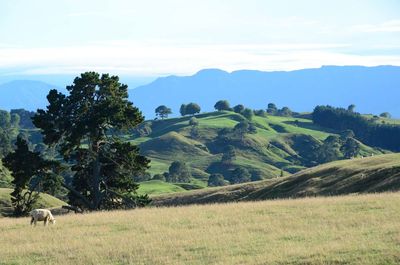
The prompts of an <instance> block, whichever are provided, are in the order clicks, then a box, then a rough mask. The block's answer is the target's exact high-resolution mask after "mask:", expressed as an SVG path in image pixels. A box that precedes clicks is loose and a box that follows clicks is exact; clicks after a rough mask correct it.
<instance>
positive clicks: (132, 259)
mask: <svg viewBox="0 0 400 265" xmlns="http://www.w3.org/2000/svg"><path fill="white" fill-rule="evenodd" d="M399 213H400V193H388V194H372V195H361V196H345V197H329V198H306V199H297V200H277V201H264V202H245V203H232V204H220V205H207V206H190V207H178V208H149V209H141V210H134V211H126V212H123V211H115V212H101V213H93V214H86V215H69V216H60V217H58V218H57V224H56V225H55V226H50V227H43V226H38V227H30V226H29V224H28V223H29V220H28V219H25V218H24V219H8V218H3V219H0V234H1V240H0V257H1V259H0V263H1V264H34V263H45V264H50V263H51V264H398V263H399V262H400V225H399Z"/></svg>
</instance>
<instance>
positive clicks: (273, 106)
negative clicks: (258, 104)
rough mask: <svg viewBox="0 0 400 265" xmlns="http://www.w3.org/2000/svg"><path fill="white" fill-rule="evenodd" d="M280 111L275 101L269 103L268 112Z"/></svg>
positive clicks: (273, 113) (271, 113) (272, 113)
mask: <svg viewBox="0 0 400 265" xmlns="http://www.w3.org/2000/svg"><path fill="white" fill-rule="evenodd" d="M277 112H278V108H277V107H276V105H275V104H274V103H268V108H267V113H268V114H270V115H275V114H276V113H277Z"/></svg>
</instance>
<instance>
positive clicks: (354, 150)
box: [340, 138, 361, 158]
mask: <svg viewBox="0 0 400 265" xmlns="http://www.w3.org/2000/svg"><path fill="white" fill-rule="evenodd" d="M360 149H361V148H360V143H359V142H357V141H356V140H354V139H353V138H347V139H346V141H345V142H344V144H343V146H342V147H341V149H340V150H341V151H342V152H343V155H344V157H345V158H353V157H356V156H357V155H358V154H359V153H360Z"/></svg>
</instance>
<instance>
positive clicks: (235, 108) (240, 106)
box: [233, 104, 245, 114]
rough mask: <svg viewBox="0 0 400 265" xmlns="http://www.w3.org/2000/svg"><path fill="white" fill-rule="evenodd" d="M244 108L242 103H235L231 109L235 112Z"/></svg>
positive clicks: (239, 111) (240, 111)
mask: <svg viewBox="0 0 400 265" xmlns="http://www.w3.org/2000/svg"><path fill="white" fill-rule="evenodd" d="M244 109H245V107H244V106H243V105H242V104H239V105H236V106H234V107H233V111H234V112H236V113H239V114H240V113H242V111H243V110H244Z"/></svg>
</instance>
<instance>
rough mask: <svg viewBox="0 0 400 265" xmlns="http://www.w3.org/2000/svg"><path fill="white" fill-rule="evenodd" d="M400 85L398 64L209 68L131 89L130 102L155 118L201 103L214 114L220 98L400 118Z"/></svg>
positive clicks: (260, 105) (260, 106) (256, 104)
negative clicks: (161, 109)
mask: <svg viewBox="0 0 400 265" xmlns="http://www.w3.org/2000/svg"><path fill="white" fill-rule="evenodd" d="M399 87H400V67H397V66H377V67H362V66H324V67H321V68H318V69H303V70H297V71H289V72H261V71H250V70H242V71H235V72H232V73H227V72H225V71H222V70H218V69H208V70H202V71H199V72H198V73H196V74H195V75H193V76H182V77H179V76H168V77H163V78H159V79H157V80H155V81H154V82H152V83H150V84H148V85H145V86H140V87H137V88H134V89H132V90H130V98H131V100H132V101H133V102H134V103H135V104H136V105H137V106H139V108H140V109H141V110H142V111H143V112H144V114H145V115H146V117H147V118H151V117H154V109H155V108H156V107H157V106H159V105H167V106H169V107H171V108H172V111H173V112H174V113H175V114H177V113H179V107H180V105H181V104H182V103H188V102H192V101H195V102H196V103H198V104H199V105H200V106H201V107H202V108H203V110H204V111H211V110H212V107H213V106H214V103H215V102H216V101H217V100H220V99H227V100H229V101H230V102H231V103H232V104H239V103H240V104H244V105H247V106H251V107H253V108H258V109H266V106H267V104H268V103H269V102H274V103H276V104H279V105H280V106H289V107H290V108H293V109H296V110H297V111H309V110H311V109H312V108H314V107H315V106H316V105H326V104H330V105H334V106H343V107H347V106H348V105H350V104H355V105H356V106H357V110H358V111H360V112H363V113H374V114H379V113H382V112H385V111H388V112H390V113H392V114H393V115H394V116H395V117H400V106H399V104H398V102H397V98H399V96H400V89H399ZM149 98H151V100H148V99H149Z"/></svg>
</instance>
